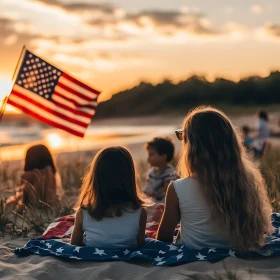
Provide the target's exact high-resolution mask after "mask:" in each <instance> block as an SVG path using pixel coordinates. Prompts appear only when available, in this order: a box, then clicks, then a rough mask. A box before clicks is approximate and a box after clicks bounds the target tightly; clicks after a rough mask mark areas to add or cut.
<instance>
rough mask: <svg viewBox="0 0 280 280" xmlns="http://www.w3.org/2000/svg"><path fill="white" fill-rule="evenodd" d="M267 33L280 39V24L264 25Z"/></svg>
mask: <svg viewBox="0 0 280 280" xmlns="http://www.w3.org/2000/svg"><path fill="white" fill-rule="evenodd" d="M265 31H266V32H267V34H268V35H270V36H273V37H276V38H279V39H280V24H268V25H266V26H265Z"/></svg>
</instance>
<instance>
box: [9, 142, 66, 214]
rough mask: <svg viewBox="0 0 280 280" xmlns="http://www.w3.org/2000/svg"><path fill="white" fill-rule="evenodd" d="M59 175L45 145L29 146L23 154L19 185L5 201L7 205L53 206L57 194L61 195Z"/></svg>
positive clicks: (16, 206) (15, 207) (14, 207)
mask: <svg viewBox="0 0 280 280" xmlns="http://www.w3.org/2000/svg"><path fill="white" fill-rule="evenodd" d="M63 193H64V192H63V188H62V185H61V180H60V176H59V174H58V172H57V170H56V167H55V164H54V161H53V158H52V155H51V153H50V151H49V149H48V148H47V147H46V146H45V145H42V144H40V145H34V146H32V147H30V148H29V149H28V150H27V152H26V156H25V163H24V173H23V174H22V176H21V185H20V187H18V188H17V190H16V194H15V196H12V197H9V198H8V200H7V201H6V205H7V207H11V208H13V209H16V210H19V209H21V208H22V206H27V207H44V206H46V205H48V206H49V207H53V206H55V203H56V202H57V198H58V196H59V197H60V198H61V197H62V196H63Z"/></svg>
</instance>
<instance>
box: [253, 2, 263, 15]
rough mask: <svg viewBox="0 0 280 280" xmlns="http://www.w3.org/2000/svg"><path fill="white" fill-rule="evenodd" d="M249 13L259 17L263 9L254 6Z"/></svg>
mask: <svg viewBox="0 0 280 280" xmlns="http://www.w3.org/2000/svg"><path fill="white" fill-rule="evenodd" d="M251 12H252V13H253V14H256V15H260V14H262V13H263V7H262V6H261V5H259V4H255V5H253V6H252V7H251Z"/></svg>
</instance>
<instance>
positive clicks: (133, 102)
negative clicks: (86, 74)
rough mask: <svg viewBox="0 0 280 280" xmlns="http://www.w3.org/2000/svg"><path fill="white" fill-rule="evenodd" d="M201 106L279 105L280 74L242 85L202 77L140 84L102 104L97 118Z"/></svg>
mask: <svg viewBox="0 0 280 280" xmlns="http://www.w3.org/2000/svg"><path fill="white" fill-rule="evenodd" d="M201 104H211V105H216V106H218V105H220V104H224V105H233V106H234V105H235V106H238V105H239V106H240V105H242V106H244V105H245V106H254V105H269V104H280V72H278V71H276V72H271V73H270V75H269V76H268V77H265V78H261V77H258V76H251V77H248V78H245V79H242V80H240V81H239V82H233V81H230V80H226V79H222V78H217V79H216V80H215V81H214V82H209V81H207V80H206V79H205V78H204V77H201V76H192V77H190V78H188V79H187V80H185V81H182V82H179V83H178V84H174V83H172V82H171V81H169V80H165V81H163V82H162V83H160V84H157V85H152V84H150V83H146V82H141V83H140V84H139V85H138V86H136V87H134V88H131V89H128V90H125V91H122V92H120V93H118V94H116V95H114V96H113V97H112V99H110V100H108V101H106V102H103V103H100V105H99V107H98V109H97V112H96V117H97V118H98V117H122V116H143V115H152V114H160V113H176V112H178V113H179V112H186V109H188V108H191V107H194V106H197V105H201Z"/></svg>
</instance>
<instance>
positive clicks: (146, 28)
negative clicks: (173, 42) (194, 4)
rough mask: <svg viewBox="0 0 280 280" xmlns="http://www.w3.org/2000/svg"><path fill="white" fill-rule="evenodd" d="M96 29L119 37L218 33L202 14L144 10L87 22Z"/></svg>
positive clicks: (183, 11)
mask: <svg viewBox="0 0 280 280" xmlns="http://www.w3.org/2000/svg"><path fill="white" fill-rule="evenodd" d="M87 23H88V24H89V25H90V26H92V27H95V28H107V30H108V28H111V30H112V32H113V33H115V34H116V33H118V34H119V35H121V34H122V35H124V34H127V35H128V34H129V35H130V36H137V35H139V36H142V35H145V34H148V35H151V34H153V33H158V34H161V35H166V36H172V35H175V34H176V32H177V31H178V32H184V33H190V34H193V35H198V36H203V35H205V36H206V35H215V34H217V33H218V31H217V30H215V29H214V28H213V27H212V26H211V23H210V22H209V21H208V20H207V19H206V18H205V17H204V16H203V15H202V14H201V13H194V12H190V11H189V10H181V11H164V10H144V11H141V12H138V13H127V14H125V15H123V17H121V18H116V17H110V18H104V17H103V18H97V19H93V20H89V21H88V22H87Z"/></svg>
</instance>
